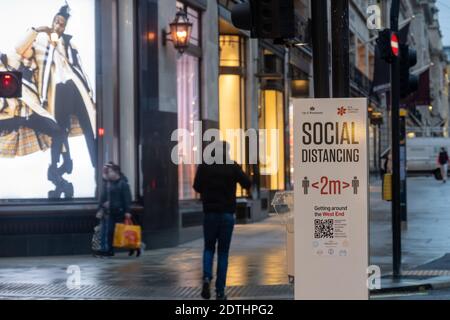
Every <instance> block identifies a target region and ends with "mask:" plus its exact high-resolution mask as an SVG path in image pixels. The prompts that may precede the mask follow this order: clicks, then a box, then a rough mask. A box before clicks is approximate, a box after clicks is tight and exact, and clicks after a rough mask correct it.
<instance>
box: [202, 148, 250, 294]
mask: <svg viewBox="0 0 450 320" xmlns="http://www.w3.org/2000/svg"><path fill="white" fill-rule="evenodd" d="M229 151H230V146H229V144H228V143H226V142H222V141H221V142H218V145H216V147H215V149H214V152H213V153H214V155H213V158H214V160H213V161H207V163H208V164H201V165H199V167H198V169H197V174H196V176H195V181H194V186H193V187H194V190H195V191H196V192H198V193H200V195H201V200H202V202H203V211H204V213H205V216H204V223H203V232H204V240H205V248H204V252H203V288H202V294H201V295H202V297H203V298H204V299H209V298H210V297H211V293H210V283H211V280H212V278H213V276H212V268H213V261H214V252H215V249H216V244H217V245H218V261H217V278H216V298H217V300H226V298H227V297H226V295H225V284H226V278H227V269H228V253H229V249H230V243H231V237H232V234H233V229H234V224H235V217H234V214H235V212H236V184H237V183H239V184H240V185H241V186H242V188H244V189H250V187H251V181H250V178H249V177H248V176H247V175H246V174H245V173H244V172H243V171H242V169H241V167H240V166H239V165H238V164H237V163H236V162H234V161H232V160H231V159H230V155H229Z"/></svg>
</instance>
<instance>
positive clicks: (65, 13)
mask: <svg viewBox="0 0 450 320" xmlns="http://www.w3.org/2000/svg"><path fill="white" fill-rule="evenodd" d="M57 16H61V17H63V18H64V19H66V21H67V20H69V18H70V7H69V5H68V4H67V2H66V4H65V5H64V6H62V7H61V8H60V9H59V11H58V13H57V14H56V15H55V18H56V17H57Z"/></svg>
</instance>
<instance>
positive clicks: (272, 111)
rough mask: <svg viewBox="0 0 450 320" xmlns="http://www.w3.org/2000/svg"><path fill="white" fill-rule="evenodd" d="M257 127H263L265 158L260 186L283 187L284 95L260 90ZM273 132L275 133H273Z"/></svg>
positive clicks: (261, 144)
mask: <svg viewBox="0 0 450 320" xmlns="http://www.w3.org/2000/svg"><path fill="white" fill-rule="evenodd" d="M259 128H260V129H265V131H264V132H265V133H266V134H265V135H264V139H261V140H260V148H262V149H263V151H264V154H265V156H266V159H265V160H264V161H263V162H264V163H261V165H260V171H261V187H262V188H265V189H269V190H283V189H284V188H285V164H284V160H285V159H284V154H285V152H284V95H283V93H282V92H281V91H277V90H263V91H262V92H261V109H260V117H259ZM274 132H276V133H277V134H276V135H274Z"/></svg>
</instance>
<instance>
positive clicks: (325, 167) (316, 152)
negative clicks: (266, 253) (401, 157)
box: [294, 98, 369, 300]
mask: <svg viewBox="0 0 450 320" xmlns="http://www.w3.org/2000/svg"><path fill="white" fill-rule="evenodd" d="M367 117H368V115H367V100H366V99H364V98H358V99H298V100H295V102H294V163H295V165H294V175H295V195H294V203H295V204H294V210H295V297H296V299H300V300H303V299H368V288H367V267H368V200H369V199H368V194H369V192H368V156H367V152H368V147H367V144H368V141H367V139H368V138H367V137H368V127H367V126H368V122H367Z"/></svg>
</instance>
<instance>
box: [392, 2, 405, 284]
mask: <svg viewBox="0 0 450 320" xmlns="http://www.w3.org/2000/svg"><path fill="white" fill-rule="evenodd" d="M399 14H400V0H392V6H391V31H393V32H398V18H399ZM391 113H392V116H391V117H392V260H393V261H392V264H393V265H392V267H393V274H394V277H399V276H400V272H401V264H402V247H401V240H402V239H401V232H402V229H401V207H400V187H401V181H400V123H399V122H400V114H399V113H400V63H399V58H394V61H393V63H392V65H391Z"/></svg>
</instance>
